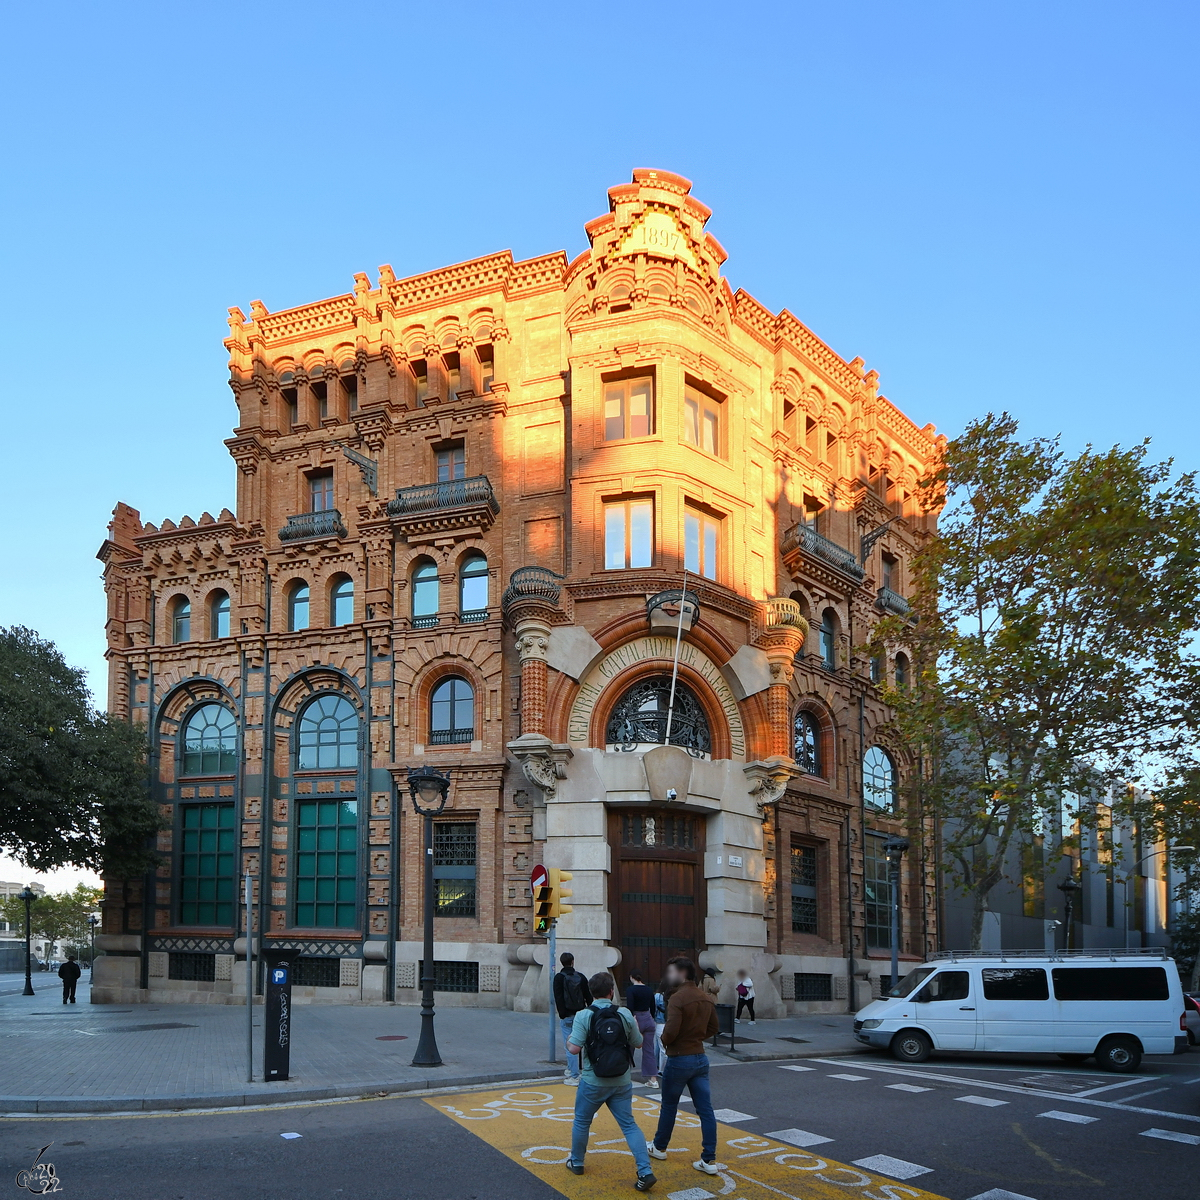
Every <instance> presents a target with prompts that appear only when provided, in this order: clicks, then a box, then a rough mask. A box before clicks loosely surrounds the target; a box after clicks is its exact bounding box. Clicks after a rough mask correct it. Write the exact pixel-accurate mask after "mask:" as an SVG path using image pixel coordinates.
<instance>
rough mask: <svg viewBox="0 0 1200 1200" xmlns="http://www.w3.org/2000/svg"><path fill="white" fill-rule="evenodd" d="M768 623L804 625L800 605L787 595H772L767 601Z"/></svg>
mask: <svg viewBox="0 0 1200 1200" xmlns="http://www.w3.org/2000/svg"><path fill="white" fill-rule="evenodd" d="M766 608H767V624H768V625H804V624H805V620H804V615H803V613H801V611H800V605H799V604H798V603H797V602H796V601H795V600H791V599H789V598H788V597H787V596H771V597H770V598H769V599H768V600H767V602H766Z"/></svg>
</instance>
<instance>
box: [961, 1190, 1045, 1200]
mask: <svg viewBox="0 0 1200 1200" xmlns="http://www.w3.org/2000/svg"><path fill="white" fill-rule="evenodd" d="M971 1200H1033V1197H1032V1196H1022V1195H1021V1193H1020V1192H1006V1191H1005V1190H1004V1188H991V1189H990V1190H989V1191H986V1192H980V1193H979V1195H978V1196H972V1197H971Z"/></svg>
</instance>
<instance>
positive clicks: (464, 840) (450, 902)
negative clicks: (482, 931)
mask: <svg viewBox="0 0 1200 1200" xmlns="http://www.w3.org/2000/svg"><path fill="white" fill-rule="evenodd" d="M477 830H478V826H476V825H474V824H468V823H467V822H465V821H437V822H435V823H434V826H433V886H434V906H435V909H436V912H437V915H438V916H439V917H473V916H475V856H476V846H477V841H478V837H477Z"/></svg>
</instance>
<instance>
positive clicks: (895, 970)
mask: <svg viewBox="0 0 1200 1200" xmlns="http://www.w3.org/2000/svg"><path fill="white" fill-rule="evenodd" d="M907 849H908V838H902V837H890V838H888V840H887V841H886V842H884V843H883V852H884V853H885V854H886V855H887V864H888V883H889V884H891V888H892V986H891V988H889V989H888V990H889V991H893V992H894V991H895V990H896V984H897V983H899V980H898V979H897V978H896V976H897V975H899V973H900V863H901V860H902V859H903V858H904V852H905V851H906V850H907Z"/></svg>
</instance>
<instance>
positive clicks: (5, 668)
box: [0, 627, 158, 875]
mask: <svg viewBox="0 0 1200 1200" xmlns="http://www.w3.org/2000/svg"><path fill="white" fill-rule="evenodd" d="M145 759H146V747H145V739H144V737H143V735H142V734H141V732H140V731H139V730H138V729H136V728H135V727H134V726H132V725H129V724H127V723H126V722H123V721H118V720H114V719H112V718H111V717H109V716H107V715H105V714H103V713H98V712H96V711H95V710H94V709H93V708H92V705H91V698H90V696H89V694H88V690H87V687H86V685H85V683H84V676H83V672H82V671H80V670H78V669H77V668H74V667H70V666H68V665H67V663H66V662H65V660H64V659H63V657H62V655H61V654H60V653H59V651H58V650H57V648H56V647H55V646H54V644H53V643H52V642H48V641H45V640H43V639H42V638H40V637H38V635H37V634H36V633H34V632H33V631H32V630H30V629H24V628H21V627H14V628H12V629H0V849H3V850H5V851H7V852H8V853H10V854H12V855H13V856H14V857H16V858H17V859H18V860H19V861H21V862H22V863H24V864H25V865H26V866H28V867H32V868H34V869H35V870H41V871H45V870H51V869H53V868H55V867H61V866H66V865H68V864H70V865H74V866H80V867H89V868H91V869H93V870H107V871H111V872H113V873H115V874H124V875H138V874H141V873H142V872H143V871H146V870H148V869H150V868H151V867H153V866H154V865H155V863H156V861H157V858H156V856H155V854H154V853H153V851H152V850H151V849H149V839H150V838H151V837H152V835H153V834H154V832H155V831H156V830H157V828H158V812H157V809H156V807H155V805H154V803H153V801H152V800H151V798H150V792H149V788H148V787H147V786H146V783H147V781H146V765H145Z"/></svg>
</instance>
